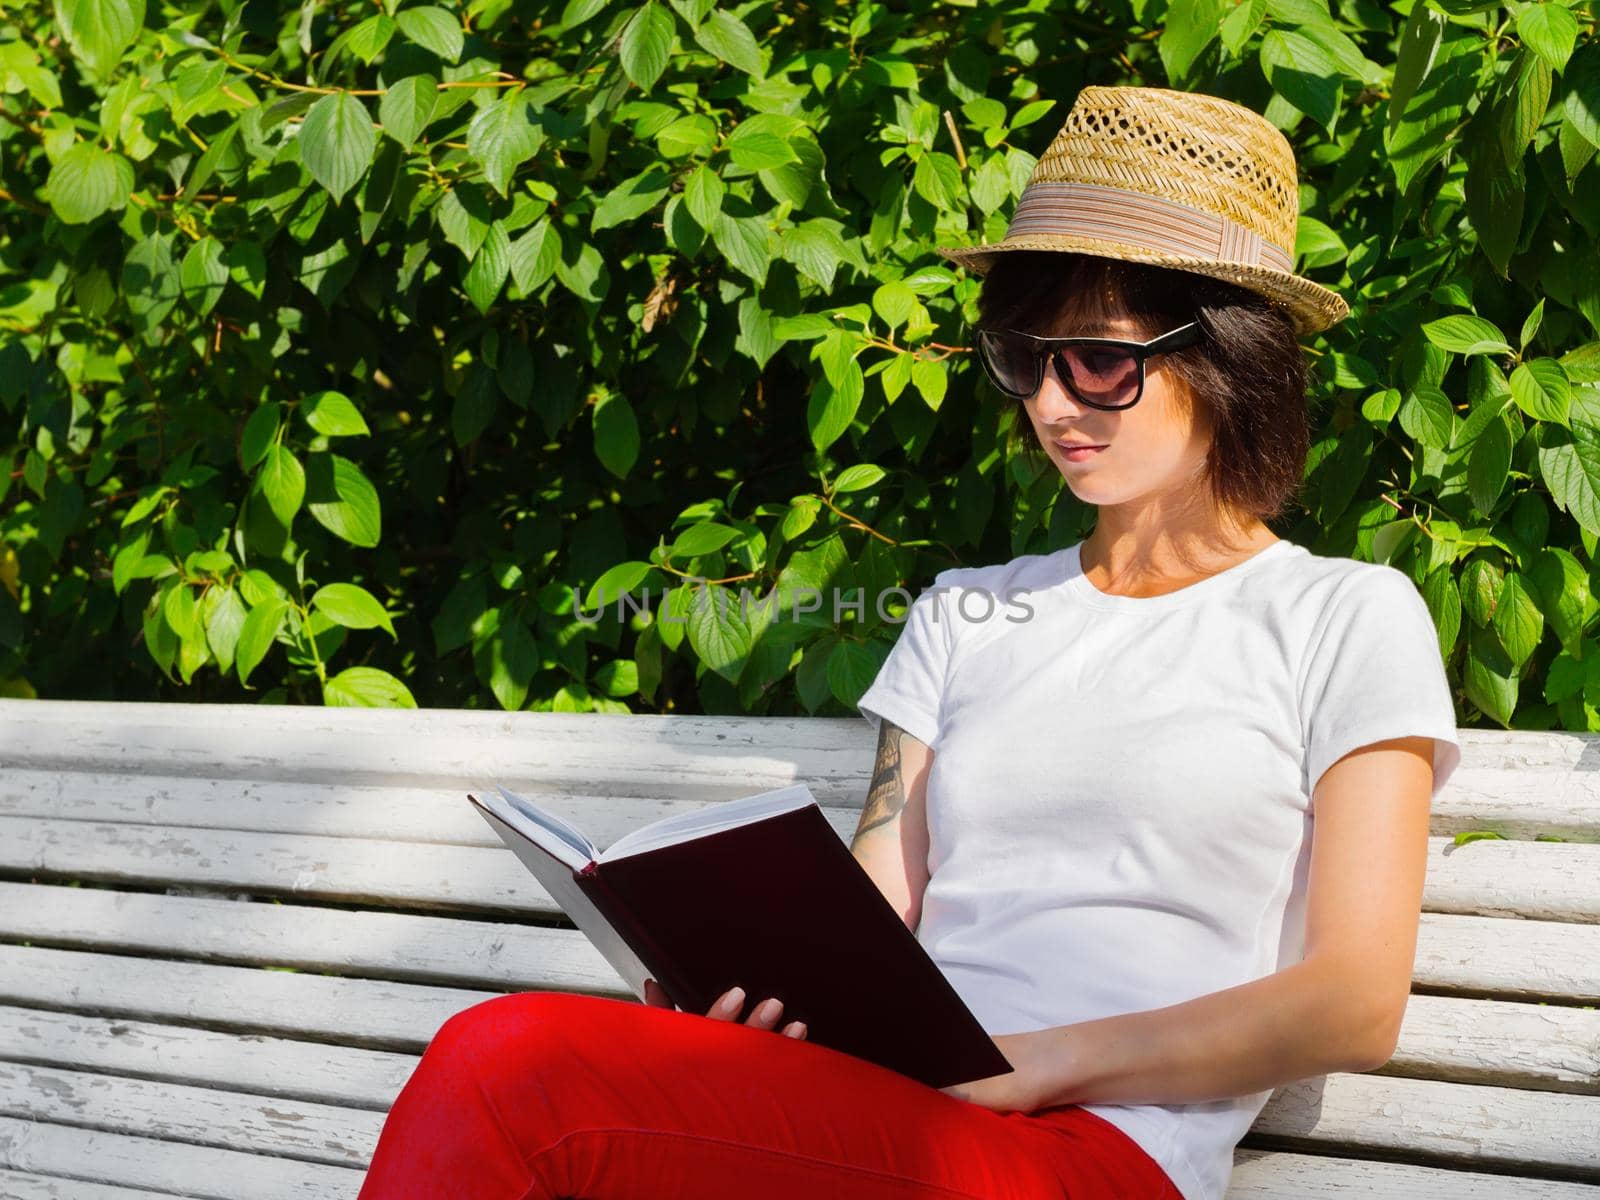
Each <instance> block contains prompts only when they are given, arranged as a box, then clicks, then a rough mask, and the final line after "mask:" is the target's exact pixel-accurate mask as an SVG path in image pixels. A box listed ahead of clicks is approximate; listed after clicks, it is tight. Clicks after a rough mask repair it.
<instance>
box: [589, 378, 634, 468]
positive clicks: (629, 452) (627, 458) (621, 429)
mask: <svg viewBox="0 0 1600 1200" xmlns="http://www.w3.org/2000/svg"><path fill="white" fill-rule="evenodd" d="M593 420H594V453H595V457H596V458H598V459H599V460H600V464H601V465H602V466H603V467H605V469H606V470H608V471H610V472H611V473H612V474H613V475H615V476H617V478H619V479H625V478H627V475H628V472H629V471H631V470H633V464H634V462H635V460H637V459H638V457H639V423H638V421H637V420H636V419H635V417H634V415H633V405H632V404H630V403H629V402H628V398H627V397H626V396H624V395H623V394H622V393H620V392H610V391H608V392H606V393H604V394H603V395H602V396H601V397H600V399H599V400H598V401H597V402H596V404H595V406H594V417H593Z"/></svg>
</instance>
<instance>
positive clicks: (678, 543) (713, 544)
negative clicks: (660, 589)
mask: <svg viewBox="0 0 1600 1200" xmlns="http://www.w3.org/2000/svg"><path fill="white" fill-rule="evenodd" d="M738 536H739V531H738V530H737V529H733V528H730V527H729V526H727V525H718V524H717V523H716V522H714V521H701V522H699V523H698V524H696V525H691V526H689V528H688V529H685V530H684V531H683V532H682V533H680V534H679V535H678V536H677V537H676V538H674V539H673V542H672V547H671V549H669V550H668V551H667V556H668V557H669V558H699V557H700V556H701V555H702V554H710V553H711V552H712V551H714V550H720V549H722V547H724V546H726V545H727V544H728V543H729V542H731V541H733V540H734V539H735V538H737V537H738Z"/></svg>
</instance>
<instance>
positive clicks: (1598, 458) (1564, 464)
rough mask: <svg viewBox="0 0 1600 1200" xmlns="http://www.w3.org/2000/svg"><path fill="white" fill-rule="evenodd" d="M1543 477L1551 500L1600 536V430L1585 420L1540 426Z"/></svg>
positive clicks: (1540, 468) (1540, 458)
mask: <svg viewBox="0 0 1600 1200" xmlns="http://www.w3.org/2000/svg"><path fill="white" fill-rule="evenodd" d="M1538 436H1539V474H1540V475H1541V476H1542V477H1543V478H1544V481H1545V484H1546V486H1548V487H1549V489H1550V496H1551V498H1552V499H1553V500H1554V501H1555V502H1556V503H1557V504H1559V505H1560V506H1561V507H1562V508H1563V509H1564V510H1566V511H1567V512H1569V513H1571V514H1572V516H1573V519H1574V520H1576V521H1577V522H1578V524H1579V525H1581V526H1583V528H1584V529H1586V530H1588V532H1589V533H1591V534H1594V535H1600V429H1596V428H1595V427H1594V426H1592V425H1589V424H1587V423H1586V422H1583V421H1574V422H1572V424H1571V425H1570V426H1569V427H1565V428H1564V427H1562V426H1560V425H1556V424H1548V425H1540V426H1539V427H1538Z"/></svg>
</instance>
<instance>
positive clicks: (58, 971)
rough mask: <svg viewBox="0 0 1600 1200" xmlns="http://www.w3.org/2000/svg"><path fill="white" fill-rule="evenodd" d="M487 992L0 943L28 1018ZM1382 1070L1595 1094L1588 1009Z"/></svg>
mask: <svg viewBox="0 0 1600 1200" xmlns="http://www.w3.org/2000/svg"><path fill="white" fill-rule="evenodd" d="M619 987H620V981H619ZM498 994H499V993H495V992H484V991H476V990H468V989H459V988H440V987H425V986H422V985H418V984H398V983H394V982H391V981H388V980H369V979H347V978H338V977H330V976H326V975H315V974H304V973H299V972H293V973H290V972H277V971H261V970H257V969H254V968H249V967H225V966H214V965H201V964H196V963H187V962H171V961H167V960H163V959H144V958H120V957H119V958H117V959H116V960H114V961H113V962H110V963H108V962H106V961H105V960H103V959H102V958H101V957H100V956H98V955H95V954H90V953H84V952H82V951H74V950H54V949H46V948H43V947H36V946H34V947H20V946H0V1002H8V1003H12V1004H16V1005H24V1006H28V1007H27V1008H26V1009H25V1011H28V1012H33V1011H36V1010H37V1009H39V1008H50V1009H59V1010H61V1011H63V1012H71V1013H78V1014H104V1015H105V1016H106V1017H108V1018H117V1019H122V1020H132V1021H152V1022H160V1021H167V1022H173V1021H176V1022H185V1023H189V1024H192V1025H199V1026H203V1027H205V1028H208V1029H213V1030H226V1031H230V1032H241V1033H260V1034H266V1035H268V1036H281V1037H287V1038H306V1039H311V1040H314V1041H321V1042H337V1043H340V1044H343V1045H347V1046H365V1047H381V1048H384V1049H390V1050H398V1051H402V1052H411V1053H420V1052H421V1051H422V1049H423V1048H424V1047H425V1046H426V1045H427V1044H428V1041H429V1040H430V1039H431V1038H432V1037H433V1035H434V1033H435V1032H436V1031H437V1030H438V1028H439V1026H441V1025H442V1024H444V1022H445V1021H446V1020H447V1019H448V1018H449V1017H450V1016H451V1015H452V1014H454V1013H456V1012H458V1011H460V1010H461V1009H463V1008H466V1007H468V1006H469V1005H472V1004H476V1003H478V1002H480V1001H482V1000H487V999H489V998H490V997H491V996H494V995H498ZM61 1061H62V1063H63V1064H64V1065H67V1060H61ZM84 1065H86V1066H96V1065H98V1064H97V1063H96V1062H92V1061H86V1062H85V1063H84ZM1383 1073H1384V1074H1395V1075H1408V1076H1414V1077H1417V1078H1424V1079H1448V1080H1457V1081H1460V1082H1464V1083H1487V1084H1505V1085H1506V1086H1509V1087H1520V1088H1530V1089H1535V1090H1538V1089H1547V1090H1550V1091H1566V1092H1577V1093H1583V1094H1590V1095H1600V1010H1596V1009H1594V1008H1570V1007H1566V1006H1557V1005H1530V1004H1517V1003H1509V1002H1503V1001H1493V1000H1476V999H1474V1000H1467V999H1462V998H1458V997H1453V996H1429V995H1413V996H1412V997H1411V1002H1410V1004H1409V1006H1408V1007H1407V1010H1406V1019H1405V1024H1404V1026H1403V1027H1402V1029H1401V1032H1400V1044H1399V1047H1398V1049H1397V1050H1396V1052H1395V1056H1394V1058H1393V1059H1391V1060H1390V1061H1389V1063H1388V1064H1386V1065H1385V1066H1384V1068H1383ZM235 1082H240V1085H241V1086H243V1083H242V1081H235ZM247 1090H248V1089H247ZM310 1098H316V1097H310Z"/></svg>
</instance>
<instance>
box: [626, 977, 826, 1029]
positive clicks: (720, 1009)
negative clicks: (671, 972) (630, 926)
mask: <svg viewBox="0 0 1600 1200" xmlns="http://www.w3.org/2000/svg"><path fill="white" fill-rule="evenodd" d="M644 999H645V1003H646V1004H652V1005H654V1006H655V1007H657V1008H674V1009H675V1008H677V1005H675V1004H673V1002H672V1001H671V1000H669V999H668V998H667V993H666V990H665V989H664V988H662V986H661V985H660V984H659V983H657V982H656V981H655V980H654V979H646V980H645V981H644ZM743 1004H744V989H743V988H742V987H731V988H729V989H728V990H727V991H725V992H723V993H722V995H721V996H719V997H718V998H717V1001H716V1003H715V1004H713V1005H712V1006H711V1007H710V1008H708V1009H707V1010H706V1016H708V1017H711V1018H712V1019H713V1020H717V1021H733V1020H737V1019H738V1016H739V1008H740V1006H741V1005H743ZM782 1016H783V1001H781V1000H778V999H775V998H769V999H768V1000H766V1001H764V1002H763V1003H761V1004H758V1005H756V1006H755V1008H754V1009H753V1010H752V1011H751V1013H750V1015H749V1017H747V1018H746V1019H745V1022H744V1023H745V1024H746V1025H753V1026H755V1027H756V1028H757V1029H775V1028H776V1027H777V1024H778V1021H779V1020H780V1019H781V1018H782ZM783 1036H784V1037H792V1038H804V1037H805V1036H806V1026H805V1022H804V1021H790V1022H789V1023H788V1024H787V1025H785V1026H784V1027H783Z"/></svg>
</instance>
